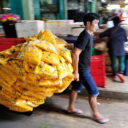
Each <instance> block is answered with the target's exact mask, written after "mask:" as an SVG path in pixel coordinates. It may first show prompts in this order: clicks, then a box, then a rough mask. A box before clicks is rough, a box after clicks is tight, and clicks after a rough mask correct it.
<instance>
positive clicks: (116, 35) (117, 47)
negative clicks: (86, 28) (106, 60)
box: [100, 26, 127, 56]
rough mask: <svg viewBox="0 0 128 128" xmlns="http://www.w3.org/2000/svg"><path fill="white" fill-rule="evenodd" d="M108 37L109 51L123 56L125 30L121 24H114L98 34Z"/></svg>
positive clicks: (125, 37)
mask: <svg viewBox="0 0 128 128" xmlns="http://www.w3.org/2000/svg"><path fill="white" fill-rule="evenodd" d="M105 36H107V37H109V40H108V44H107V46H108V48H109V53H110V54H111V55H114V56H124V55H125V50H124V42H126V41H127V34H126V31H125V30H124V29H123V28H122V27H121V26H114V27H112V28H109V29H107V30H106V31H105V32H103V33H101V34H100V37H105Z"/></svg>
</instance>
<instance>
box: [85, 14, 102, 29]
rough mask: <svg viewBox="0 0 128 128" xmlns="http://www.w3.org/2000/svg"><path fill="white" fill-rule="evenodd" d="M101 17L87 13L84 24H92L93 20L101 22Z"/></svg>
mask: <svg viewBox="0 0 128 128" xmlns="http://www.w3.org/2000/svg"><path fill="white" fill-rule="evenodd" d="M99 18H100V16H99V15H98V14H96V13H87V14H85V15H84V18H83V22H84V25H85V26H86V23H87V22H92V21H93V20H99Z"/></svg>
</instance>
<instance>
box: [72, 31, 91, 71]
mask: <svg viewBox="0 0 128 128" xmlns="http://www.w3.org/2000/svg"><path fill="white" fill-rule="evenodd" d="M74 46H75V47H76V48H79V49H81V50H82V52H81V53H80V56H79V65H78V67H79V72H81V71H86V70H87V69H89V68H90V60H91V49H92V46H93V36H92V35H90V34H89V33H88V32H87V31H86V30H84V31H82V32H81V33H80V35H79V36H78V39H77V41H76V42H75V45H74Z"/></svg>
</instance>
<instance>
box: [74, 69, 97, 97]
mask: <svg viewBox="0 0 128 128" xmlns="http://www.w3.org/2000/svg"><path fill="white" fill-rule="evenodd" d="M79 75H80V81H73V82H72V90H75V91H77V92H78V93H80V92H81V91H82V90H83V88H84V87H85V88H86V89H87V92H88V94H89V95H90V96H98V95H99V90H98V88H97V86H96V83H95V82H94V80H93V78H92V76H91V74H90V70H86V71H83V72H80V73H79Z"/></svg>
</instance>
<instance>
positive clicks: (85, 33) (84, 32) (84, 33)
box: [79, 29, 89, 37]
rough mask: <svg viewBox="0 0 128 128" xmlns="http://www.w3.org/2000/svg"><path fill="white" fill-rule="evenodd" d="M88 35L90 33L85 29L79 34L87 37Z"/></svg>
mask: <svg viewBox="0 0 128 128" xmlns="http://www.w3.org/2000/svg"><path fill="white" fill-rule="evenodd" d="M87 36H89V34H88V33H87V31H86V30H85V29H84V30H83V31H82V32H81V33H80V34H79V37H87Z"/></svg>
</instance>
